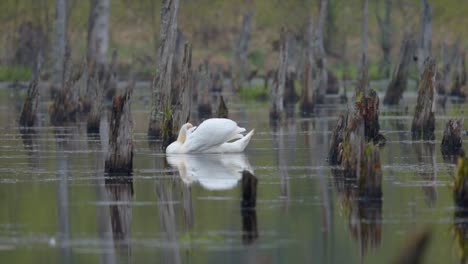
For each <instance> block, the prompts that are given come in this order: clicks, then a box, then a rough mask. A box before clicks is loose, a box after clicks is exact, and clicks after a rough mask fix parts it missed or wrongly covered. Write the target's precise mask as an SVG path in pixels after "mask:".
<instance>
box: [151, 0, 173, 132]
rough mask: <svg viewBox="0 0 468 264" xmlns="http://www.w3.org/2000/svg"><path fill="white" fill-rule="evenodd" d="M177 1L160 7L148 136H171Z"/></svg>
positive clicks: (168, 0) (170, 1) (164, 3)
mask: <svg viewBox="0 0 468 264" xmlns="http://www.w3.org/2000/svg"><path fill="white" fill-rule="evenodd" d="M178 12H179V0H164V1H163V2H162V5H161V28H160V43H159V50H158V70H157V73H156V76H155V78H154V80H153V85H152V93H153V106H152V109H151V115H150V122H149V127H148V136H150V137H156V138H163V139H164V138H165V139H167V138H170V137H171V136H172V131H171V128H172V100H171V88H172V70H173V63H172V61H173V57H174V52H175V44H176V37H177V14H178Z"/></svg>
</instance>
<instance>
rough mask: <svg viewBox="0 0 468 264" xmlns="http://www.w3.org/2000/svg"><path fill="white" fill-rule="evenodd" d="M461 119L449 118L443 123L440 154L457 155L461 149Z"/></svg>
mask: <svg viewBox="0 0 468 264" xmlns="http://www.w3.org/2000/svg"><path fill="white" fill-rule="evenodd" d="M462 130H463V119H450V120H449V121H448V122H447V124H446V125H445V129H444V136H443V138H442V144H441V146H440V148H441V151H442V155H458V154H459V153H460V152H461V151H462V142H463V141H462Z"/></svg>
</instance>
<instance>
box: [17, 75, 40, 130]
mask: <svg viewBox="0 0 468 264" xmlns="http://www.w3.org/2000/svg"><path fill="white" fill-rule="evenodd" d="M38 75H39V74H37V75H36V76H34V77H33V79H32V81H31V82H30V83H29V87H28V93H27V95H26V100H25V101H24V104H23V109H22V110H21V116H20V119H19V125H20V126H22V127H32V126H35V125H36V123H37V108H38V106H39V88H38V86H37V83H38V78H39V76H38Z"/></svg>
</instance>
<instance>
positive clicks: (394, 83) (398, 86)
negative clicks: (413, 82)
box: [383, 33, 416, 105]
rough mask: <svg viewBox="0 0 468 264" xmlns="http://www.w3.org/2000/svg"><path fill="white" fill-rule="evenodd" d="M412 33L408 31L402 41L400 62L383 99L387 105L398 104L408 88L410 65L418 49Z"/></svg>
mask: <svg viewBox="0 0 468 264" xmlns="http://www.w3.org/2000/svg"><path fill="white" fill-rule="evenodd" d="M411 35H412V34H411V33H406V34H405V36H404V37H403V40H402V42H401V47H400V58H399V62H398V64H397V65H396V67H395V70H394V71H393V77H392V80H391V81H390V83H389V84H388V87H387V91H386V93H385V97H384V101H383V103H384V104H386V105H396V104H398V102H399V101H400V99H401V97H402V96H403V92H404V91H405V90H406V86H407V82H408V74H409V73H408V72H409V66H410V64H411V61H412V60H413V55H414V52H415V51H416V41H415V40H414V39H413V37H412V36H411Z"/></svg>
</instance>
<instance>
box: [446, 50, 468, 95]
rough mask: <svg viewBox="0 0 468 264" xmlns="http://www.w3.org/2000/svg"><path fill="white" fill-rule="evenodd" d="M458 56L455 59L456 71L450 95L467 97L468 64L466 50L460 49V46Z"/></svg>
mask: <svg viewBox="0 0 468 264" xmlns="http://www.w3.org/2000/svg"><path fill="white" fill-rule="evenodd" d="M455 52H456V54H457V55H456V57H455V60H454V64H455V65H454V66H455V67H454V73H453V81H452V87H451V90H450V95H452V96H458V97H462V98H465V97H466V96H467V95H468V91H467V89H466V88H467V87H466V84H467V81H466V65H465V52H464V51H459V50H458V47H457V49H456V50H455Z"/></svg>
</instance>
